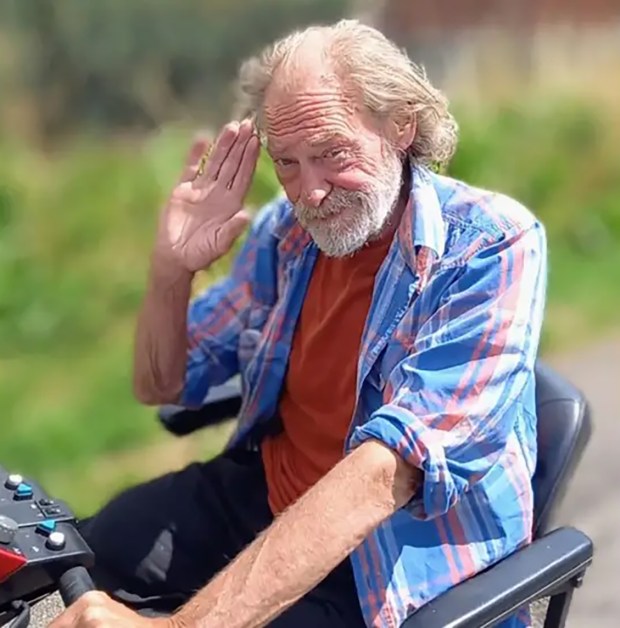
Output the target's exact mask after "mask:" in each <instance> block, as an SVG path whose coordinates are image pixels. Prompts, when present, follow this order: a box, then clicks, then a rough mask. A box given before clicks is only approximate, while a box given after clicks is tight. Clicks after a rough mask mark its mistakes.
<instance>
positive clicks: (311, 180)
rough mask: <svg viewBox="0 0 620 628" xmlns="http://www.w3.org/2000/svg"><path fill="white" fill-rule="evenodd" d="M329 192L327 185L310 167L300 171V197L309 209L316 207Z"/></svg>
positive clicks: (328, 184) (328, 185) (329, 187)
mask: <svg viewBox="0 0 620 628" xmlns="http://www.w3.org/2000/svg"><path fill="white" fill-rule="evenodd" d="M330 191H331V184H330V183H328V182H327V181H326V180H325V179H324V178H323V177H322V176H320V174H319V172H317V170H316V169H315V168H313V167H312V166H307V167H306V168H305V169H302V173H301V196H302V202H303V203H304V204H307V205H309V206H310V207H318V206H319V205H320V204H321V203H322V202H323V200H324V199H325V197H326V196H327V195H328V194H329V193H330Z"/></svg>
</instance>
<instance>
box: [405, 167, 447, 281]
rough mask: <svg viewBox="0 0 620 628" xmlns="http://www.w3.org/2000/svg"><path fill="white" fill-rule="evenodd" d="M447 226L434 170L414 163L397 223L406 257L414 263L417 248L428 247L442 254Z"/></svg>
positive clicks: (438, 255)
mask: <svg viewBox="0 0 620 628" xmlns="http://www.w3.org/2000/svg"><path fill="white" fill-rule="evenodd" d="M445 240H446V230H445V225H444V221H443V216H442V212H441V202H440V200H439V197H438V196H437V190H436V189H435V185H434V184H433V175H432V173H431V172H430V171H429V170H428V169H426V168H424V167H421V166H413V165H412V166H411V192H410V194H409V201H408V203H407V207H406V208H405V211H404V213H403V216H402V218H401V221H400V225H399V227H398V241H399V244H400V247H401V250H402V252H403V254H404V256H405V259H406V260H407V262H408V263H409V264H410V266H411V267H412V268H413V267H415V259H416V251H417V250H418V249H419V248H425V249H429V250H430V251H431V252H432V253H433V254H434V257H436V258H440V257H442V256H443V254H444V251H445Z"/></svg>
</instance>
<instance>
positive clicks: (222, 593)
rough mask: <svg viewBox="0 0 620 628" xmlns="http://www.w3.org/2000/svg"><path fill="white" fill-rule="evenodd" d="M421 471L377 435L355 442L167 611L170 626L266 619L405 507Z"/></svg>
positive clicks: (234, 627)
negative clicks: (225, 562) (235, 554)
mask: <svg viewBox="0 0 620 628" xmlns="http://www.w3.org/2000/svg"><path fill="white" fill-rule="evenodd" d="M421 477H422V472H421V471H419V470H417V469H415V468H413V467H411V466H410V465H408V464H406V463H405V462H404V461H403V460H402V459H401V458H400V457H399V456H398V455H397V454H395V453H394V452H393V451H392V450H390V449H388V448H387V447H385V446H384V445H383V444H381V443H379V442H378V441H372V440H371V441H368V442H366V443H364V444H362V445H360V447H359V448H358V449H357V450H355V451H354V452H353V453H351V454H350V455H349V456H347V457H346V458H345V459H344V460H343V461H342V462H340V463H339V464H338V465H336V467H334V469H332V471H331V472H330V473H328V474H327V475H326V476H325V477H324V478H323V479H322V480H321V481H319V482H318V483H317V484H316V485H315V486H313V487H312V488H311V489H310V490H309V491H308V492H307V493H306V494H305V495H304V496H303V497H302V498H301V499H300V500H299V501H298V502H296V503H295V504H294V505H293V506H292V507H291V508H290V509H289V510H288V511H286V512H285V513H283V514H282V515H281V516H280V517H278V518H277V519H276V520H275V522H274V523H273V524H272V525H271V527H270V528H269V529H268V530H267V531H266V532H265V533H263V534H262V535H260V536H259V537H258V538H257V539H256V540H255V541H254V542H253V543H252V544H251V545H250V546H249V547H248V548H247V549H246V550H244V551H243V552H242V553H241V554H240V555H239V556H238V557H237V558H236V559H235V560H234V561H233V562H232V563H231V564H230V565H229V566H228V567H227V568H226V569H225V570H224V571H222V572H221V573H220V574H219V575H218V576H216V577H215V578H214V579H213V580H212V581H211V582H210V583H209V584H208V585H207V586H206V587H205V588H204V589H203V590H202V591H200V592H199V593H198V594H196V596H195V597H194V598H193V599H192V600H191V601H190V602H189V603H188V604H187V605H186V606H185V607H184V608H182V609H181V610H180V611H179V613H177V615H175V616H174V617H172V618H171V623H172V626H173V628H198V627H200V628H202V627H203V626H204V627H205V628H206V627H207V626H208V627H209V628H218V627H220V626H222V627H226V628H249V627H255V626H263V625H265V624H267V623H268V622H270V621H272V620H273V619H274V618H275V617H276V616H277V615H279V614H280V613H281V612H283V611H284V610H286V608H288V607H289V606H291V605H292V604H293V603H294V602H296V601H297V600H298V599H299V598H301V597H302V596H303V595H305V593H307V592H308V591H310V590H311V589H312V588H313V587H314V586H315V585H317V584H318V583H319V582H320V581H321V580H322V579H323V578H324V577H325V576H327V574H328V573H329V572H330V571H331V570H332V569H334V568H335V567H336V566H337V565H338V564H339V563H340V562H342V561H343V560H344V559H345V558H346V557H347V556H348V555H349V554H350V553H351V552H352V551H353V550H354V549H355V548H356V547H357V546H358V545H359V544H360V543H361V542H362V541H363V540H364V538H365V537H366V536H367V535H368V534H369V533H370V532H371V531H372V530H373V529H374V528H375V527H377V526H378V525H379V524H380V523H381V522H382V521H383V520H384V519H386V518H387V517H389V516H390V515H391V514H392V513H394V512H395V511H396V510H397V509H398V508H401V507H402V506H404V505H405V504H406V503H407V502H408V501H409V500H410V499H411V497H412V496H413V494H414V492H415V490H416V487H417V486H418V485H419V483H420V482H421Z"/></svg>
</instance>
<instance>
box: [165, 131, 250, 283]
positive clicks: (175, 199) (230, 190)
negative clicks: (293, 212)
mask: <svg viewBox="0 0 620 628" xmlns="http://www.w3.org/2000/svg"><path fill="white" fill-rule="evenodd" d="M207 147H208V143H207V142H206V141H205V140H204V139H198V140H196V141H195V142H194V145H193V146H192V149H191V151H190V154H189V156H188V160H187V163H186V166H185V169H184V171H183V174H182V176H181V179H180V181H179V183H178V185H177V186H176V187H175V188H174V190H173V192H172V194H171V196H170V200H169V201H168V204H167V206H166V207H165V208H164V211H163V213H162V216H161V219H160V224H159V230H158V236H157V243H156V248H155V255H156V257H157V258H158V259H159V260H165V261H166V262H167V263H170V264H174V265H176V266H177V267H180V268H182V269H184V270H187V271H190V272H196V271H198V270H201V269H203V268H206V267H208V266H209V265H210V264H212V263H213V262H214V261H215V260H217V259H218V258H220V257H222V256H223V255H224V254H225V253H227V252H228V251H229V250H230V248H231V246H232V245H233V243H234V241H235V240H236V239H237V238H238V237H239V236H240V235H241V233H242V232H243V230H244V229H245V227H246V226H247V224H248V222H249V220H250V218H249V216H248V215H247V214H246V213H245V212H244V211H242V208H243V203H244V200H245V196H246V194H247V192H248V189H249V187H250V184H251V182H252V177H253V175H254V170H255V168H256V162H257V160H258V154H259V148H260V143H259V140H258V137H257V135H256V134H255V132H254V127H253V125H252V122H251V121H250V120H244V121H243V122H241V123H238V122H231V123H229V124H227V125H226V126H225V127H224V128H223V129H222V131H221V133H220V134H219V137H218V138H217V140H216V142H215V144H214V146H213V148H212V150H211V152H210V154H209V157H208V159H207V160H206V162H204V164H203V166H204V167H201V159H202V157H203V156H204V155H205V153H206V150H207Z"/></svg>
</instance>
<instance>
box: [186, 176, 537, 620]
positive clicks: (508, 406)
mask: <svg viewBox="0 0 620 628" xmlns="http://www.w3.org/2000/svg"><path fill="white" fill-rule="evenodd" d="M412 178H413V181H412V189H411V198H410V203H409V204H408V207H407V209H406V211H405V213H404V214H403V217H402V219H401V222H400V225H399V227H398V229H397V231H396V233H395V236H394V239H393V242H392V244H391V247H390V249H389V252H388V254H387V257H386V259H385V261H384V262H383V264H382V266H381V268H380V269H379V272H378V273H377V276H376V280H375V287H374V293H373V297H372V302H371V306H370V310H369V312H368V317H367V322H366V326H365V329H364V333H363V338H362V346H361V351H360V353H359V355H358V356H351V359H357V390H356V393H357V394H356V407H355V411H354V413H353V416H352V417H351V423H350V430H349V434H348V437H347V439H346V442H345V444H344V450H345V451H350V450H351V449H352V448H354V447H356V446H357V445H359V444H360V443H362V442H363V441H365V440H366V439H369V438H373V439H379V440H380V441H382V442H384V443H385V444H386V445H387V446H388V447H391V448H393V449H394V450H395V451H397V452H398V453H399V454H400V455H401V456H402V457H403V458H404V459H405V460H406V461H407V462H409V463H410V464H411V465H413V466H415V467H418V468H420V469H422V470H423V471H424V482H423V485H422V487H421V488H420V490H419V492H418V494H416V495H415V496H414V497H413V499H412V500H411V502H410V503H409V504H408V505H407V506H406V507H404V508H401V509H400V510H398V511H397V512H395V513H394V514H393V515H392V516H391V517H389V519H387V520H386V521H385V522H383V523H382V524H381V525H380V526H379V527H378V528H377V529H376V530H375V531H374V532H372V533H371V534H370V536H368V538H367V539H366V540H365V541H364V542H363V543H362V544H361V545H360V546H359V548H358V549H357V550H355V552H354V553H353V554H352V556H351V560H352V564H353V570H354V574H355V580H356V585H357V589H358V593H359V599H360V604H361V608H362V611H363V614H364V617H365V619H366V623H367V625H368V626H398V625H399V624H400V623H401V622H402V621H403V620H404V619H405V618H406V617H407V616H408V615H409V614H411V613H412V612H414V611H415V609H417V608H419V607H420V606H422V605H423V604H425V603H426V602H428V601H429V600H431V599H433V598H435V597H436V596H438V595H439V594H441V593H442V592H444V591H445V590H447V589H448V588H450V587H452V586H453V585H455V584H457V583H459V582H461V581H463V580H465V579H466V578H468V577H470V576H472V575H474V574H475V573H477V572H479V571H481V570H482V569H484V568H485V567H487V566H488V565H490V564H492V563H494V562H496V561H498V560H499V559H501V558H503V557H505V556H506V555H508V554H510V553H511V552H513V551H515V550H516V549H518V548H519V547H521V546H523V545H524V544H527V543H528V542H529V541H530V540H531V529H532V511H533V495H532V485H531V478H532V474H533V472H534V466H535V461H536V417H535V399H534V362H535V357H536V354H537V348H538V342H539V335H540V330H541V323H542V318H543V309H544V300H545V287H546V239H545V232H544V229H543V227H542V225H541V224H540V222H538V221H537V220H536V219H535V217H534V216H533V215H532V214H531V213H530V212H529V211H528V210H527V209H526V208H524V207H523V206H522V205H520V204H519V203H517V202H516V201H514V200H512V199H511V198H508V197H507V196H504V195H500V194H496V193H492V192H488V191H485V190H480V189H476V188H473V187H471V186H468V185H465V184H464V183H461V182H458V181H455V180H453V179H450V178H448V177H444V176H439V175H435V174H433V173H431V172H429V171H427V170H425V169H421V168H415V169H413V170H412ZM317 253H318V251H317V247H316V245H315V244H314V243H313V242H312V240H311V238H310V236H309V235H308V234H307V233H306V232H305V231H304V230H303V229H302V228H301V226H300V225H299V224H298V223H297V221H296V220H295V217H294V215H293V211H292V207H291V205H290V203H289V202H288V201H286V200H284V199H280V200H277V201H275V202H273V203H272V204H270V205H268V206H267V207H265V208H263V209H262V210H261V211H260V212H259V214H258V216H257V218H256V220H255V221H254V223H253V226H252V229H251V233H250V234H249V236H248V238H247V240H246V241H245V243H244V245H243V247H242V250H241V252H240V254H239V256H238V257H237V258H236V261H235V263H234V266H233V268H232V271H231V273H230V275H229V276H228V277H227V278H226V279H225V280H223V281H221V282H220V283H218V284H217V285H214V286H212V287H210V288H209V289H208V290H207V291H206V292H205V293H204V294H202V295H200V296H199V297H197V298H196V299H195V301H193V303H192V305H191V307H190V312H189V342H190V350H189V358H188V368H187V378H186V386H185V391H184V396H183V397H184V398H183V400H182V403H184V404H185V405H188V406H196V405H200V404H201V402H202V401H203V400H204V397H205V395H206V394H207V392H208V389H209V387H210V386H213V385H218V384H221V383H223V382H225V381H226V380H228V379H229V378H231V377H232V376H234V375H238V374H240V375H241V378H242V382H243V391H244V402H243V407H242V410H241V413H240V417H239V421H238V425H237V429H236V432H235V434H234V436H233V438H232V440H231V443H230V445H231V446H234V445H237V444H239V443H241V442H243V441H244V438H245V437H246V436H247V435H248V433H249V431H250V430H251V429H252V428H253V427H254V426H256V425H257V424H259V423H261V422H264V421H267V420H269V419H270V418H271V417H272V416H273V415H274V414H275V413H276V410H277V405H278V397H279V394H280V389H281V387H282V384H283V381H284V377H285V372H286V367H287V361H288V356H289V352H290V349H291V343H292V338H293V331H294V329H295V325H296V322H297V319H298V316H299V313H300V310H301V307H302V304H303V301H304V294H305V291H306V289H307V287H308V283H309V280H310V276H311V273H312V268H313V264H314V261H315V260H316V258H317ZM507 623H509V624H510V625H519V626H523V625H527V624H528V623H529V616H528V613H527V612H525V611H522V612H520V613H519V615H517V616H515V617H514V618H512V619H511V620H509V622H507Z"/></svg>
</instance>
